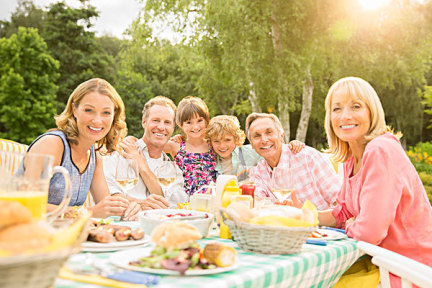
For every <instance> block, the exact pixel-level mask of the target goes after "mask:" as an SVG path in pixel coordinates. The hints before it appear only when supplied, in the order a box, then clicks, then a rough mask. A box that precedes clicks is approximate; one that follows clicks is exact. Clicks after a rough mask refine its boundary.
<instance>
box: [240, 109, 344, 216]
mask: <svg viewBox="0 0 432 288" xmlns="http://www.w3.org/2000/svg"><path fill="white" fill-rule="evenodd" d="M246 135H247V137H248V139H249V141H250V143H251V144H252V148H254V149H255V151H256V152H257V153H258V154H259V155H260V156H262V157H263V158H264V159H263V160H261V161H260V162H258V164H257V167H256V169H253V171H252V172H251V175H250V178H251V180H253V181H254V182H255V187H256V189H255V191H256V192H255V193H258V194H257V195H259V196H264V197H269V198H271V199H272V201H273V202H274V201H275V200H276V197H275V196H274V195H273V193H272V192H271V187H270V181H271V177H272V172H273V168H274V167H291V168H292V169H293V171H294V175H293V179H294V189H295V191H296V195H297V198H298V199H299V200H300V201H301V202H304V201H305V200H309V201H311V202H312V203H314V204H315V206H316V207H317V208H318V210H325V209H328V208H330V207H331V206H332V205H333V204H334V203H336V196H337V194H338V192H339V190H340V187H341V184H342V179H340V178H339V177H338V175H337V174H336V172H335V170H334V169H333V167H332V165H331V163H330V161H329V160H328V159H326V158H325V157H324V156H323V155H322V154H321V153H320V152H318V151H317V150H315V149H314V148H311V147H308V146H306V147H305V148H304V149H303V150H301V151H300V152H299V153H297V154H295V153H293V152H292V151H291V150H290V149H289V148H288V145H287V144H284V143H283V128H282V125H281V123H280V121H279V119H278V118H277V117H276V116H275V115H274V114H267V113H252V114H250V115H249V116H248V117H247V119H246Z"/></svg>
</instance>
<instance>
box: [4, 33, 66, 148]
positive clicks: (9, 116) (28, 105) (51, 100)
mask: <svg viewBox="0 0 432 288" xmlns="http://www.w3.org/2000/svg"><path fill="white" fill-rule="evenodd" d="M58 67H59V64H58V62H57V61H56V60H54V59H53V57H51V56H50V55H49V53H48V49H47V45H46V43H45V42H44V41H43V39H42V38H41V37H40V36H39V34H38V32H37V30H36V29H34V28H28V29H26V28H23V27H21V28H19V29H18V33H17V34H13V35H12V36H11V37H10V38H1V39H0V75H1V78H0V102H1V103H2V105H1V106H0V137H1V138H7V139H11V140H15V141H19V142H24V143H29V142H30V141H31V140H33V139H34V138H35V137H36V136H37V135H39V134H41V133H42V132H44V131H45V130H47V129H48V128H51V127H53V125H54V121H53V120H54V118H53V115H54V114H55V112H56V102H55V99H56V96H55V93H56V91H57V86H56V85H55V82H56V80H57V78H58V73H57V71H58Z"/></svg>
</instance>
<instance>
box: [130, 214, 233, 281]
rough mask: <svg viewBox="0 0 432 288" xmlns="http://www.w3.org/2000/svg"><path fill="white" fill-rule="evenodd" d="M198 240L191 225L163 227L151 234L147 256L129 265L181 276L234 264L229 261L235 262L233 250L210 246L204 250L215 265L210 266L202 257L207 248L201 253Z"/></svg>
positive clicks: (196, 233) (168, 225)
mask: <svg viewBox="0 0 432 288" xmlns="http://www.w3.org/2000/svg"><path fill="white" fill-rule="evenodd" d="M201 237H202V235H201V233H200V232H199V231H198V229H197V228H195V227H194V226H193V225H191V224H188V223H185V222H182V221H169V222H165V223H162V224H160V225H158V226H157V227H155V229H154V230H153V232H152V235H151V238H152V241H153V242H154V243H155V244H156V247H155V248H154V249H153V250H152V251H151V253H150V255H149V256H146V257H143V258H141V259H138V260H136V261H131V262H130V263H129V265H133V266H138V267H146V268H153V269H167V270H173V271H178V272H180V274H182V275H184V273H185V272H186V271H187V270H201V269H214V268H216V267H217V266H219V265H220V267H226V266H230V265H232V264H233V263H234V261H233V259H232V258H235V250H234V249H233V248H232V247H226V246H224V245H222V246H220V247H219V246H216V245H213V244H208V245H212V246H210V247H209V248H208V249H207V254H208V255H209V257H210V259H211V261H212V262H214V263H211V262H210V260H209V259H207V258H206V256H205V255H204V253H205V251H206V248H204V250H202V249H201V248H200V246H199V245H198V244H197V243H196V240H198V239H201ZM208 245H207V246H208ZM207 246H206V247H207Z"/></svg>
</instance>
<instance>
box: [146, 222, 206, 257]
mask: <svg viewBox="0 0 432 288" xmlns="http://www.w3.org/2000/svg"><path fill="white" fill-rule="evenodd" d="M201 238H202V235H201V233H200V232H199V231H198V229H197V228H195V226H193V225H191V224H189V223H186V222H182V221H169V222H165V223H162V224H160V225H158V226H156V227H155V229H153V232H152V234H151V239H152V241H153V242H154V243H155V244H156V245H158V246H161V247H163V248H165V249H167V250H168V251H169V250H172V249H174V248H177V249H183V248H187V247H188V246H189V245H190V244H191V243H195V241H196V240H198V239H201Z"/></svg>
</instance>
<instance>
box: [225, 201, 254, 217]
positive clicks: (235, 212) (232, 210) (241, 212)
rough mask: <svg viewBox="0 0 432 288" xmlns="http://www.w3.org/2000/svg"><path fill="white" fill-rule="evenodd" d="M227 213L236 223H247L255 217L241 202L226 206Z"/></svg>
mask: <svg viewBox="0 0 432 288" xmlns="http://www.w3.org/2000/svg"><path fill="white" fill-rule="evenodd" d="M227 211H228V213H229V214H230V215H232V217H233V218H234V220H236V221H241V222H249V221H250V220H251V219H252V218H254V217H255V215H254V213H253V212H252V210H251V209H250V208H249V207H247V206H246V205H245V204H243V203H241V202H234V203H231V204H230V205H228V207H227Z"/></svg>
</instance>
